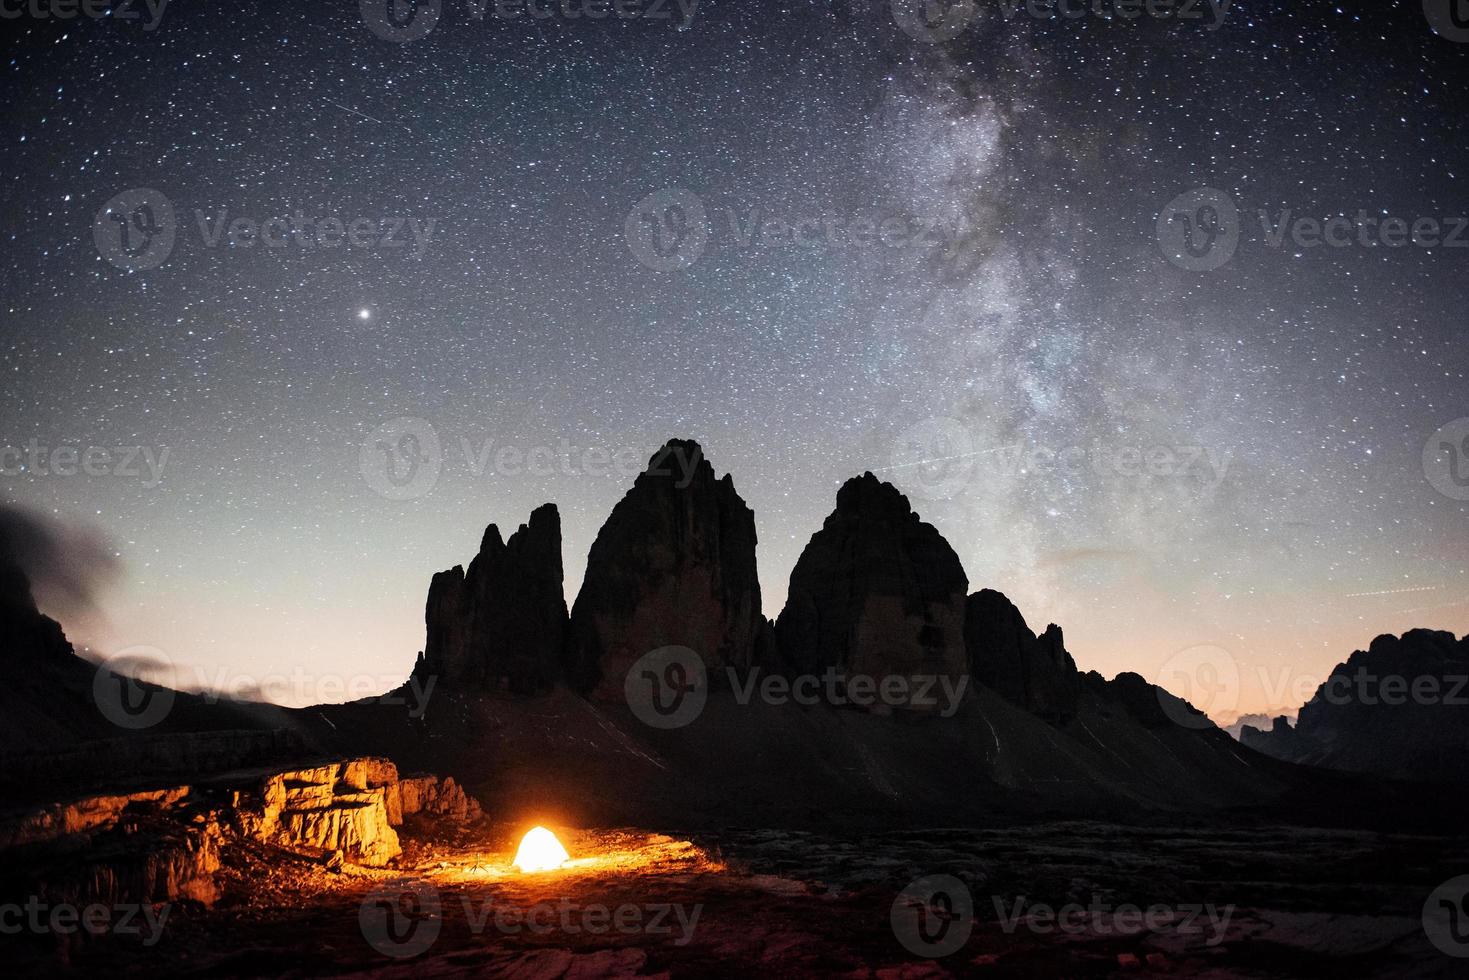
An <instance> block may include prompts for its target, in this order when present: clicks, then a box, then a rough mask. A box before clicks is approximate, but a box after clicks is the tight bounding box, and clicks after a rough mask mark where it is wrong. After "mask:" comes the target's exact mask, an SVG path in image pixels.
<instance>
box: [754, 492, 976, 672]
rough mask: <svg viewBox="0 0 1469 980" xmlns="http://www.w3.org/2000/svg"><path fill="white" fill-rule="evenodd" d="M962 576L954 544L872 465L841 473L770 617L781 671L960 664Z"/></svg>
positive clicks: (931, 668) (925, 668) (955, 667)
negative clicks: (831, 503)
mask: <svg viewBox="0 0 1469 980" xmlns="http://www.w3.org/2000/svg"><path fill="white" fill-rule="evenodd" d="M967 590H968V579H967V578H966V577H965V575H964V569H963V567H962V566H961V565H960V564H959V557H958V556H957V555H956V554H954V549H953V548H951V547H949V544H948V542H947V541H945V540H944V538H943V536H942V535H941V534H939V532H938V531H937V530H936V529H935V528H934V527H933V525H931V524H926V523H924V522H923V521H921V520H920V519H919V517H918V515H917V514H916V513H914V512H913V510H912V508H911V507H909V505H908V498H906V497H905V496H903V494H901V493H900V492H899V491H898V490H897V489H896V488H894V487H893V486H892V484H889V483H883V482H880V481H879V480H878V479H877V478H876V477H874V476H873V475H872V474H871V473H864V474H863V475H862V476H860V477H856V478H854V479H851V480H848V481H847V482H846V483H845V484H844V485H843V486H842V488H841V489H840V490H839V491H838V492H837V504H836V510H835V511H833V512H832V514H831V515H830V516H829V517H827V519H826V522H825V524H823V525H822V528H821V530H820V531H818V532H816V534H814V535H812V537H811V540H810V542H809V543H808V544H807V545H806V548H805V550H804V551H802V552H801V557H800V559H799V560H798V561H797V562H796V567H795V568H794V569H793V570H792V572H791V584H790V592H789V596H788V598H787V600H786V606H785V608H784V609H783V610H781V613H780V617H779V618H778V619H777V620H776V624H775V639H776V646H777V648H778V650H779V654H780V658H781V661H782V663H783V664H784V666H785V668H786V669H787V670H788V671H792V672H796V673H820V672H823V671H825V670H826V669H827V668H837V669H840V670H842V671H845V672H847V673H849V674H863V675H869V676H873V677H878V678H881V677H885V676H892V675H896V676H908V677H912V676H916V675H948V676H953V677H958V676H960V675H963V674H965V673H967V671H968V667H967V663H966V656H965V650H964V604H965V593H966V591H967Z"/></svg>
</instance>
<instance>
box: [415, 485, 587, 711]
mask: <svg viewBox="0 0 1469 980" xmlns="http://www.w3.org/2000/svg"><path fill="white" fill-rule="evenodd" d="M424 620H425V625H426V627H427V635H426V638H425V641H424V650H423V656H422V657H421V658H420V660H419V662H418V664H417V666H416V667H415V668H414V673H415V674H416V675H418V676H419V677H420V678H427V677H436V678H437V679H438V680H439V681H442V682H446V683H448V684H450V685H452V686H453V687H455V688H458V689H461V690H493V689H496V688H500V687H506V688H508V689H510V690H512V691H516V692H518V693H538V692H540V691H544V690H546V689H547V688H549V687H550V686H551V684H552V683H553V682H554V681H555V680H556V678H557V675H558V672H559V667H560V662H561V658H562V644H563V641H564V639H565V633H566V622H567V616H566V597H565V594H564V591H563V585H562V570H561V516H560V514H559V513H558V512H557V510H556V506H555V505H554V504H544V505H542V506H540V507H538V508H536V509H535V510H534V511H532V512H531V515H530V520H529V522H527V523H525V524H522V525H521V526H520V528H519V530H517V531H516V532H515V533H514V534H512V535H511V536H510V540H509V541H508V542H506V541H502V540H501V537H500V529H499V528H498V527H496V526H495V525H494V524H491V525H490V526H489V527H487V528H486V529H485V533H484V537H483V538H482V539H481V541H480V547H479V553H478V554H477V555H475V557H474V560H473V561H471V562H470V563H469V569H468V570H467V571H466V570H465V569H464V568H463V567H461V566H458V565H456V566H454V567H453V568H451V569H449V570H448V571H444V572H439V573H438V574H436V575H435V576H434V577H433V580H432V581H431V582H430V583H429V590H428V602H427V605H426V608H425V610H424Z"/></svg>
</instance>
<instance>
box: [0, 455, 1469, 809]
mask: <svg viewBox="0 0 1469 980" xmlns="http://www.w3.org/2000/svg"><path fill="white" fill-rule="evenodd" d="M672 453H677V454H679V456H680V463H679V465H676V466H672V467H670V466H667V465H665V464H666V463H667V460H668V458H669V454H672ZM755 548H756V538H755V529H754V520H753V514H752V512H751V511H750V509H749V508H748V506H746V505H745V503H744V501H743V500H742V499H741V498H740V496H739V495H738V493H737V491H736V490H735V488H734V484H733V481H732V479H731V477H730V476H729V475H727V474H726V475H725V476H723V477H721V478H716V476H715V473H714V470H713V468H712V466H711V465H710V463H709V462H708V460H707V459H705V458H704V454H703V450H702V448H701V447H700V446H699V445H698V444H697V443H695V442H692V441H689V440H673V441H670V442H669V443H668V444H667V445H665V446H664V447H663V448H662V449H660V450H659V452H658V453H655V454H654V455H653V457H652V458H651V460H650V463H649V469H648V471H646V472H645V473H643V474H642V475H640V476H639V477H638V479H637V481H636V482H635V483H634V486H633V487H632V489H630V490H629V491H628V493H627V495H626V496H625V497H624V498H623V500H622V501H621V502H620V503H619V504H618V505H617V507H616V508H614V511H613V513H612V515H611V516H610V517H609V519H608V522H607V524H606V525H605V526H604V527H603V528H602V530H601V532H600V533H599V534H598V536H597V540H596V544H595V545H594V546H593V549H592V554H591V556H590V557H589V560H588V566H587V575H586V579H585V581H584V584H583V586H582V589H581V592H580V594H579V595H578V596H577V598H576V601H575V603H574V605H573V607H572V609H571V610H570V612H568V610H567V608H566V605H565V601H564V599H563V598H562V591H561V580H562V556H561V549H562V543H561V525H560V518H559V514H558V513H557V511H556V508H555V506H554V505H551V504H546V505H543V506H542V507H539V508H537V509H536V510H535V511H534V512H533V513H532V514H531V516H530V519H529V521H528V522H527V523H526V524H524V525H521V526H520V528H519V529H518V530H517V531H516V532H514V533H513V534H511V535H510V537H509V539H508V540H505V539H504V538H503V537H502V535H501V534H500V532H499V530H498V528H497V527H496V526H495V525H493V524H492V525H490V526H489V527H488V528H487V529H486V532H485V534H484V536H483V538H482V540H481V542H480V548H479V552H478V554H477V555H476V557H475V558H474V560H473V561H472V562H471V563H470V564H469V567H468V569H467V570H466V569H464V568H462V567H455V568H452V569H450V570H448V571H446V572H441V573H439V574H437V575H435V576H434V577H433V581H432V583H431V585H430V587H429V594H428V599H427V601H426V603H425V626H426V642H425V649H424V651H423V652H422V653H421V654H420V655H419V658H418V661H417V663H416V664H415V666H414V668H413V674H412V677H411V679H410V684H412V685H416V693H421V692H424V691H428V690H432V692H433V695H432V698H431V700H430V701H429V702H428V704H427V711H426V713H409V712H407V711H405V710H404V708H403V707H402V705H403V703H404V700H405V699H402V698H397V699H395V698H394V697H393V695H394V694H397V693H401V692H389V695H388V696H385V697H383V698H380V699H367V700H365V701H362V702H355V703H352V704H346V705H321V706H316V707H312V708H305V709H298V710H291V709H284V708H278V707H275V706H273V705H266V704H255V703H249V702H233V701H221V700H219V699H213V700H211V699H208V698H201V697H199V696H196V695H187V694H183V693H178V692H167V691H166V689H159V688H157V687H156V685H146V684H145V685H141V686H142V687H143V688H145V689H146V690H147V691H149V692H153V693H161V694H164V695H167V696H169V697H171V698H172V703H173V708H172V711H171V712H169V713H168V714H167V716H166V717H165V718H163V719H162V720H161V721H159V722H158V723H157V724H156V725H152V726H151V727H148V728H147V729H146V730H143V731H126V730H123V729H121V728H118V727H117V726H116V725H115V724H114V723H113V722H111V721H109V720H108V719H107V718H106V717H104V715H105V714H106V712H99V705H98V704H96V703H95V699H96V697H97V692H98V691H99V690H104V689H106V686H105V685H104V686H103V687H99V686H98V684H97V681H96V678H97V677H98V676H99V675H98V670H97V668H96V667H95V666H94V665H91V664H88V663H86V662H85V661H82V660H80V659H79V658H77V657H75V656H72V655H71V648H70V644H68V643H66V641H65V637H64V636H63V635H62V633H61V629H60V627H59V626H58V625H57V624H55V623H54V622H52V621H50V620H47V619H46V618H45V617H44V616H42V615H41V614H40V613H39V612H38V611H37V610H36V608H35V604H34V602H33V601H31V599H30V595H29V591H28V589H27V588H26V587H25V580H24V575H23V574H20V573H19V572H17V571H14V570H10V571H7V572H5V574H0V585H3V586H4V589H3V591H0V618H3V622H0V646H3V649H0V659H3V660H5V661H6V662H9V663H10V664H12V665H13V666H15V667H19V668H21V669H20V670H19V671H12V673H14V674H17V675H18V677H19V679H18V681H17V682H16V683H14V684H12V685H10V686H9V687H8V688H6V689H3V690H0V707H4V708H6V709H7V710H5V711H4V712H3V713H0V729H3V733H5V734H9V735H12V736H13V737H12V738H11V739H10V740H9V742H8V744H9V745H10V746H11V747H12V750H13V751H12V754H15V755H16V765H14V766H13V767H12V769H11V771H12V772H13V773H14V779H15V780H18V781H19V782H20V784H21V786H22V788H23V789H25V790H26V791H27V792H33V793H40V792H41V790H40V789H39V788H38V785H33V784H35V783H36V781H37V780H40V781H45V780H47V779H64V778H67V777H68V774H71V775H72V776H75V778H77V779H80V778H82V775H81V774H82V773H84V772H85V773H87V774H90V775H89V777H88V778H95V779H113V780H118V779H124V778H136V779H143V778H145V777H148V778H153V777H154V776H156V774H158V773H163V772H176V771H178V770H180V769H181V768H182V769H199V768H202V769H205V770H208V769H211V768H217V767H222V766H230V765H238V764H239V762H240V760H241V759H244V758H248V760H249V761H251V762H252V763H253V762H258V761H265V760H264V759H262V758H261V757H262V756H268V757H270V761H280V760H276V759H275V757H276V756H280V757H282V759H289V760H290V761H295V760H297V759H300V758H303V757H307V756H317V755H320V754H321V753H324V752H331V753H336V754H341V753H346V754H374V755H383V756H386V757H389V758H392V759H394V760H395V761H396V762H398V764H399V765H401V766H405V767H408V768H432V769H435V770H437V771H443V772H448V773H452V774H453V775H455V776H456V777H458V778H459V779H460V781H461V782H462V783H464V784H465V785H466V786H468V787H470V788H471V789H472V790H475V791H477V792H478V794H479V795H480V796H481V798H483V799H486V800H487V801H488V800H498V801H501V802H502V803H504V804H505V805H506V806H512V807H513V806H515V805H517V804H516V801H531V804H530V805H534V806H536V807H541V806H544V805H546V801H548V800H551V801H558V805H562V806H566V807H568V808H572V809H577V808H579V809H578V812H580V813H581V814H582V815H583V816H584V817H585V818H586V819H589V820H593V819H595V820H635V821H645V822H646V821H655V820H663V821H674V822H684V823H689V824H695V823H700V822H710V821H713V822H718V821H720V820H732V819H739V820H742V821H744V822H746V823H747V824H749V825H761V824H763V823H780V822H807V821H811V820H818V821H819V820H821V819H827V820H830V819H832V814H833V812H840V813H841V814H844V815H845V816H843V818H842V819H844V820H846V819H851V820H853V821H862V820H873V821H877V822H878V823H883V822H892V821H895V820H900V821H906V822H919V823H922V822H925V821H926V822H928V823H930V824H931V823H932V822H933V821H935V820H937V821H938V822H940V823H953V822H965V821H975V820H987V819H991V818H997V817H999V816H1001V815H1005V814H1009V815H1018V814H1027V813H1029V814H1035V813H1071V814H1077V815H1094V816H1097V815H1103V814H1106V815H1109V816H1112V817H1127V816H1129V815H1136V814H1138V813H1145V812H1152V811H1168V810H1186V811H1199V812H1213V811H1219V810H1222V809H1228V808H1236V807H1270V806H1273V805H1276V804H1277V803H1278V802H1279V801H1283V800H1293V801H1296V802H1295V803H1293V804H1292V805H1304V806H1308V807H1317V806H1322V805H1326V806H1328V807H1329V809H1328V812H1331V811H1332V810H1334V809H1338V808H1337V807H1331V806H1330V804H1329V801H1330V800H1331V799H1333V798H1334V796H1333V794H1342V793H1346V794H1356V793H1358V792H1359V790H1360V789H1361V785H1360V784H1358V783H1354V782H1351V781H1347V782H1340V781H1333V780H1324V781H1323V777H1321V776H1317V775H1313V774H1312V773H1311V770H1304V769H1300V768H1298V767H1296V766H1293V765H1290V764H1289V763H1288V762H1286V761H1278V759H1280V758H1281V757H1283V756H1284V755H1285V754H1286V753H1284V751H1283V750H1280V751H1277V750H1275V749H1274V747H1272V750H1271V751H1264V750H1262V751H1263V752H1264V754H1261V752H1256V751H1253V750H1252V749H1251V748H1250V747H1249V744H1248V742H1247V743H1246V744H1244V745H1241V744H1240V743H1239V742H1236V741H1235V740H1234V739H1233V738H1231V737H1230V736H1229V735H1227V734H1226V733H1224V732H1223V731H1221V730H1219V729H1218V728H1217V727H1215V726H1214V725H1213V724H1212V723H1211V722H1209V721H1208V720H1207V719H1206V718H1204V716H1203V715H1202V714H1201V713H1199V712H1198V711H1197V710H1195V709H1194V708H1193V707H1192V706H1191V705H1189V704H1187V702H1185V701H1183V700H1182V699H1179V698H1177V697H1174V696H1173V695H1172V694H1170V693H1169V692H1167V691H1164V690H1163V689H1161V688H1159V687H1157V686H1156V685H1153V684H1151V683H1149V682H1148V681H1147V680H1146V679H1144V678H1143V677H1141V676H1139V675H1137V674H1133V673H1123V674H1120V675H1118V676H1117V677H1115V678H1113V679H1111V680H1106V679H1104V678H1103V677H1101V676H1100V675H1099V674H1096V673H1095V672H1082V671H1080V670H1078V668H1077V667H1076V664H1075V661H1074V658H1073V657H1072V656H1071V654H1070V653H1069V652H1067V650H1066V648H1065V643H1064V639H1063V634H1062V631H1061V629H1060V627H1059V626H1056V625H1055V624H1050V625H1048V626H1047V628H1046V629H1045V630H1044V631H1043V632H1042V633H1041V634H1040V635H1037V634H1036V633H1034V632H1033V631H1032V630H1031V629H1030V627H1029V626H1028V625H1027V623H1026V621H1025V618H1024V616H1023V615H1022V614H1021V612H1020V610H1019V609H1017V608H1016V607H1015V606H1014V604H1013V603H1011V602H1010V601H1009V600H1008V599H1007V598H1005V596H1004V595H1003V594H1001V593H1000V592H997V591H995V590H992V589H981V590H979V591H976V592H973V593H969V592H968V582H967V577H966V576H965V573H964V570H963V568H962V566H961V565H960V563H959V560H958V558H957V556H956V555H955V552H954V550H953V549H952V548H951V547H950V546H949V545H948V543H947V542H946V541H945V540H944V539H943V536H942V535H941V534H940V533H939V532H938V530H937V529H936V528H934V527H933V526H932V525H930V524H927V523H925V522H923V521H922V520H921V518H920V517H919V515H918V514H917V513H916V512H914V511H913V509H912V507H911V506H910V504H909V502H908V500H907V498H906V497H905V496H904V495H903V494H902V493H900V492H899V491H898V490H897V489H896V488H894V487H893V486H891V485H890V484H887V483H883V482H881V481H879V480H878V479H877V478H876V477H874V476H873V475H872V474H870V473H866V474H863V475H861V476H858V477H854V478H853V479H851V480H849V481H847V483H845V484H844V485H843V486H842V487H841V488H840V489H839V491H838V492H837V495H836V504H835V508H834V510H833V512H832V514H831V515H830V516H829V517H828V518H827V520H826V522H825V523H824V525H823V527H822V529H820V530H819V531H817V532H816V533H815V534H814V535H813V536H812V538H811V540H810V541H809V542H808V544H807V546H806V548H805V550H804V551H803V553H802V555H801V556H800V559H799V560H798V562H797V565H796V568H795V569H794V570H793V572H792V578H791V588H790V590H789V596H790V598H789V599H788V601H787V604H786V607H785V609H784V610H782V611H781V613H780V615H779V616H778V617H777V620H776V621H775V622H772V621H771V620H768V619H765V618H764V617H763V615H762V610H761V607H760V585H759V581H758V578H757V576H756V570H755ZM3 568H4V565H3V563H0V569H3ZM1419 632H1421V633H1422V634H1423V636H1424V637H1426V638H1428V640H1430V641H1431V643H1430V645H1431V646H1432V647H1433V649H1435V650H1437V651H1439V655H1440V657H1441V659H1442V660H1443V661H1444V663H1446V664H1457V663H1459V662H1460V659H1461V658H1462V657H1463V644H1462V642H1458V641H1454V640H1453V638H1452V637H1451V636H1448V635H1447V634H1430V633H1427V631H1419ZM1410 637H1411V638H1413V642H1412V645H1414V646H1415V647H1416V646H1417V645H1418V643H1419V640H1420V639H1421V638H1420V637H1419V636H1418V634H1416V633H1415V634H1409V635H1408V636H1407V637H1404V640H1408V639H1409V638H1410ZM1445 638H1446V639H1445ZM1379 639H1381V638H1379ZM1456 642H1457V643H1458V645H1455V643H1456ZM1379 645H1380V644H1379V643H1374V650H1377V649H1378V648H1379ZM667 647H673V648H687V649H688V650H691V651H693V652H694V653H695V654H697V655H698V657H699V658H701V660H702V661H703V662H704V664H705V665H706V666H707V667H708V668H709V674H710V676H711V677H713V678H714V681H715V682H714V683H711V684H709V690H708V691H707V692H706V694H707V704H704V705H703V706H702V710H701V712H699V713H696V714H695V715H694V716H693V717H690V718H689V719H688V720H687V721H686V722H684V723H682V724H681V725H679V726H677V727H673V728H669V729H667V730H665V729H663V728H660V727H659V726H650V725H649V724H647V723H646V719H643V718H640V717H638V716H637V713H636V712H635V711H633V710H632V709H631V708H630V706H629V705H628V704H627V703H626V702H625V701H624V699H623V696H622V692H623V690H624V684H625V681H626V680H627V674H628V671H629V670H630V668H631V667H632V666H633V665H634V664H636V663H637V662H638V661H639V658H641V657H643V656H644V655H645V654H648V653H649V652H650V651H651V650H652V649H655V648H667ZM1385 655H1386V654H1384V656H1385ZM28 668H34V669H28ZM726 669H728V670H733V671H735V672H736V674H739V672H741V671H743V672H745V676H751V675H764V676H766V677H770V676H775V677H779V678H784V679H786V680H790V679H791V678H799V677H801V676H803V675H807V676H809V675H812V674H817V673H822V674H824V673H826V672H830V671H836V672H839V673H843V674H844V675H845V674H852V675H864V676H866V677H868V678H871V679H874V680H876V681H878V682H882V681H883V680H884V679H894V678H898V679H911V678H914V677H919V678H922V677H928V678H930V679H931V678H933V677H935V676H940V677H943V678H944V679H945V680H954V679H956V678H957V679H958V680H961V681H963V683H958V684H952V685H948V686H947V687H945V688H944V689H947V690H952V691H953V692H955V695H956V697H958V698H959V701H958V703H955V704H952V705H945V706H943V707H944V709H945V710H934V709H933V708H932V707H931V706H925V705H922V704H920V703H918V702H917V700H916V699H911V700H908V701H903V700H901V699H899V700H897V701H892V702H888V701H884V702H882V703H875V702H872V701H869V702H867V703H866V704H865V705H863V706H862V707H861V708H859V709H856V710H854V709H853V708H852V707H850V706H831V705H823V704H819V703H818V704H816V705H811V704H799V703H797V704H792V703H771V702H770V701H768V700H766V699H763V698H762V697H760V696H755V697H753V698H752V697H751V696H750V693H749V691H746V692H745V693H744V694H741V692H740V691H739V690H738V689H737V688H736V687H735V686H732V685H729V684H724V683H720V682H719V678H721V677H723V676H725V670H726ZM406 690H407V688H406V687H405V689H404V691H406ZM749 690H756V688H750V689H749ZM406 700H407V703H409V704H413V703H415V699H414V698H408V699H406ZM420 707H421V705H420ZM949 709H952V710H949ZM1313 717H1314V713H1313V712H1311V711H1307V710H1303V712H1302V722H1303V725H1305V726H1306V727H1307V728H1308V729H1309V728H1310V727H1311V726H1312V725H1314V724H1315V721H1314V720H1313ZM1322 717H1323V718H1324V717H1326V716H1325V715H1323V716H1322ZM230 733H234V734H230ZM1271 756H1276V758H1272V757H1271ZM47 760H51V761H49V762H48V761H47ZM1307 761H1316V760H1314V759H1311V760H1307ZM68 766H75V767H76V768H75V769H74V770H72V769H67V768H66V767H68ZM1323 801H1327V802H1326V803H1323ZM820 815H825V816H824V817H823V816H820Z"/></svg>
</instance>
